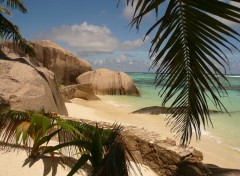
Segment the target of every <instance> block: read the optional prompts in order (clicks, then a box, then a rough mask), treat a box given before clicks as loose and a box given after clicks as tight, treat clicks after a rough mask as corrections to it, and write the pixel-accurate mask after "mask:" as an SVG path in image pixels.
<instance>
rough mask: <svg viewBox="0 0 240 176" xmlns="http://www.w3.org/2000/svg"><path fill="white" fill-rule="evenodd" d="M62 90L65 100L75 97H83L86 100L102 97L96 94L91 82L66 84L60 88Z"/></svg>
mask: <svg viewBox="0 0 240 176" xmlns="http://www.w3.org/2000/svg"><path fill="white" fill-rule="evenodd" d="M60 92H61V94H62V96H63V99H64V101H65V102H68V101H69V100H70V99H73V98H81V99H84V100H100V98H98V97H97V96H96V95H95V94H94V92H93V89H92V85H91V84H76V85H70V86H65V87H63V88H60Z"/></svg>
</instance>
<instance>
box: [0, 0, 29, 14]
mask: <svg viewBox="0 0 240 176" xmlns="http://www.w3.org/2000/svg"><path fill="white" fill-rule="evenodd" d="M0 2H1V3H3V2H6V3H7V6H8V7H10V8H12V9H18V10H20V11H21V12H22V13H27V12H28V11H27V8H26V7H25V5H24V4H23V2H22V0H0Z"/></svg>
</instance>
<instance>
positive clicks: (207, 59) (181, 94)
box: [127, 0, 240, 146]
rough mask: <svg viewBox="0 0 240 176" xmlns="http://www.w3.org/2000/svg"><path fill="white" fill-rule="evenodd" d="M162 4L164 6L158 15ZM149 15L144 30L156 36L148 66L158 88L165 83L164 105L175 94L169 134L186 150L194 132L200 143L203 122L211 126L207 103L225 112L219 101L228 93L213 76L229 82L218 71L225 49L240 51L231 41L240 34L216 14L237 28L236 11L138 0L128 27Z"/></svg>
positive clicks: (192, 1) (201, 1)
mask: <svg viewBox="0 0 240 176" xmlns="http://www.w3.org/2000/svg"><path fill="white" fill-rule="evenodd" d="M133 1H134V0H132V1H131V0H127V3H130V2H132V3H133ZM163 2H165V3H167V8H166V11H165V13H164V14H163V15H162V16H160V17H158V15H159V14H158V9H159V6H160V5H162V3H163ZM230 2H231V1H230ZM235 2H237V3H239V1H235ZM151 11H155V12H156V17H157V20H156V22H155V23H154V24H153V26H152V27H150V28H149V30H148V31H147V32H146V35H149V34H151V33H155V36H154V37H153V39H152V45H151V48H150V57H151V58H154V60H153V62H152V66H151V68H154V67H156V66H158V69H157V71H156V73H157V76H156V79H155V81H156V86H160V85H163V87H162V88H161V89H160V92H159V94H160V96H162V97H164V98H163V106H165V105H166V103H167V102H168V101H169V100H171V99H173V98H174V96H176V98H175V100H174V101H173V103H172V104H171V107H176V110H175V112H174V113H173V114H172V115H169V116H168V117H167V119H168V124H169V125H170V126H171V127H172V132H174V133H176V136H177V137H179V138H180V143H181V144H182V145H184V146H186V145H187V144H189V142H190V140H191V138H192V133H193V131H195V136H196V139H200V137H201V124H203V126H204V128H205V126H206V125H207V124H209V123H210V124H212V122H211V119H210V115H209V105H208V103H207V99H210V100H211V101H212V102H213V104H214V105H215V106H216V107H217V108H218V109H220V110H222V111H223V110H224V111H227V110H226V108H225V107H224V105H223V104H222V102H221V101H220V98H219V97H220V96H221V95H222V93H226V90H225V88H224V86H223V84H222V83H221V82H220V81H219V79H218V77H217V76H216V75H219V76H220V77H222V78H223V79H224V80H225V81H226V82H227V79H226V77H225V76H224V74H222V72H221V71H220V68H219V67H222V68H223V69H226V68H225V65H226V64H227V65H228V58H227V55H226V54H224V50H225V49H226V50H228V51H230V52H232V48H234V49H236V50H238V48H237V47H236V46H235V45H234V43H233V42H232V41H233V40H235V41H237V42H239V35H240V34H239V33H238V32H237V31H235V30H234V29H232V28H231V27H229V26H228V25H226V24H224V23H223V22H221V21H219V20H218V19H217V18H216V16H218V17H221V18H222V19H226V20H229V21H232V22H235V23H238V24H239V22H240V14H239V12H240V8H239V7H237V6H233V5H231V4H228V3H224V2H222V1H220V0H170V1H159V0H150V1H143V0H138V1H137V6H136V9H135V14H134V16H133V20H132V22H131V25H132V26H136V28H137V29H139V27H140V24H141V21H142V18H143V17H144V16H145V15H146V14H147V13H149V12H151ZM216 64H217V65H219V66H217V65H216Z"/></svg>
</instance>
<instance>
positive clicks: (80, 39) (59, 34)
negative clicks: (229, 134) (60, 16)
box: [38, 22, 148, 57]
mask: <svg viewBox="0 0 240 176" xmlns="http://www.w3.org/2000/svg"><path fill="white" fill-rule="evenodd" d="M38 36H40V38H39V39H42V38H44V35H42V34H41V35H38ZM47 38H50V39H52V40H55V41H57V42H63V43H64V44H65V45H66V46H65V48H67V49H68V50H70V52H72V53H73V54H76V55H79V56H81V57H85V56H89V55H95V54H101V53H112V52H114V51H116V50H118V51H131V50H134V49H136V48H140V47H142V46H143V45H144V44H145V42H146V41H147V40H148V37H146V39H145V41H143V39H141V38H139V39H135V40H126V41H123V42H120V41H119V40H118V39H117V38H116V37H115V36H114V35H113V34H112V32H111V30H110V29H109V28H107V27H106V26H95V25H91V24H88V23H87V22H84V23H82V24H75V25H72V26H67V25H64V26H60V27H55V28H53V29H52V31H51V33H50V35H47Z"/></svg>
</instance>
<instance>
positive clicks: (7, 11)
mask: <svg viewBox="0 0 240 176" xmlns="http://www.w3.org/2000/svg"><path fill="white" fill-rule="evenodd" d="M0 13H5V14H7V15H8V16H12V13H11V12H10V10H8V9H7V8H5V7H3V6H0Z"/></svg>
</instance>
